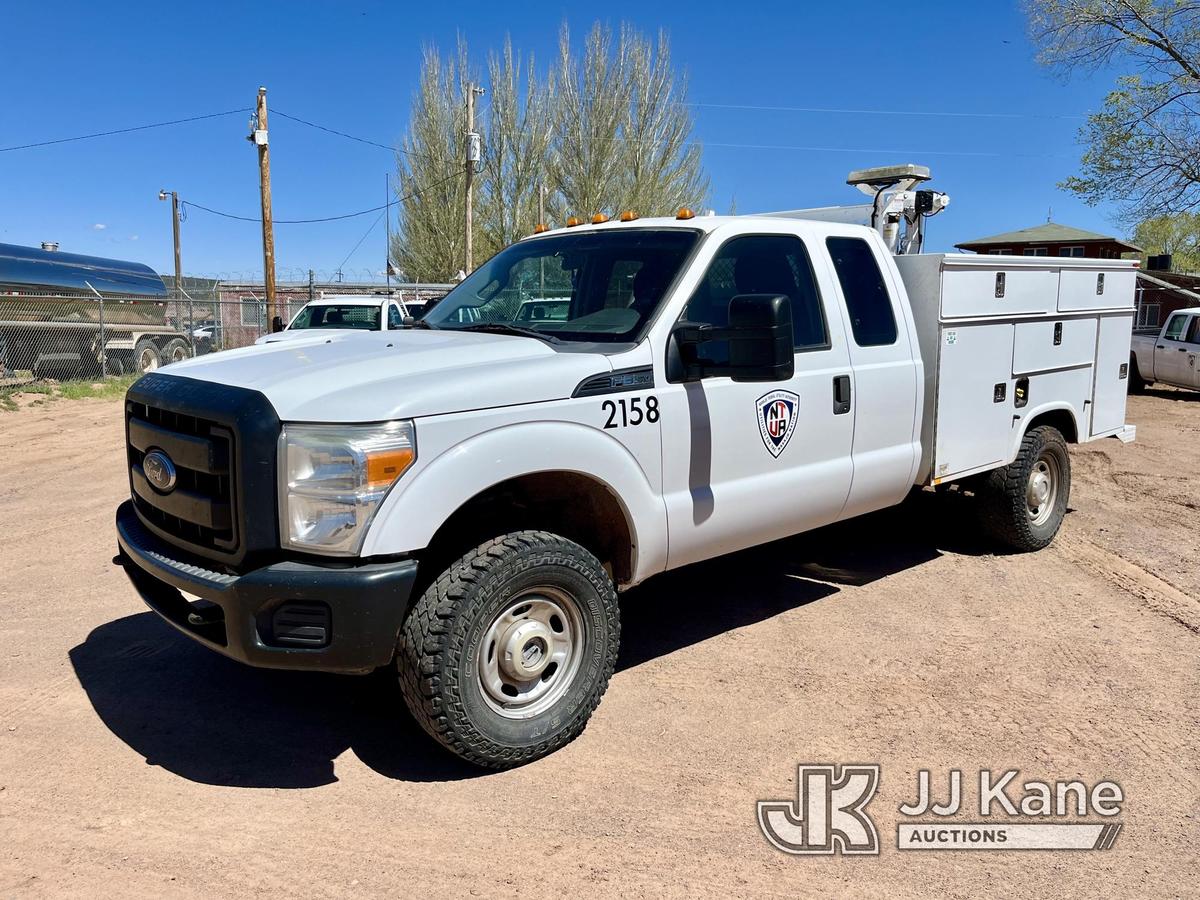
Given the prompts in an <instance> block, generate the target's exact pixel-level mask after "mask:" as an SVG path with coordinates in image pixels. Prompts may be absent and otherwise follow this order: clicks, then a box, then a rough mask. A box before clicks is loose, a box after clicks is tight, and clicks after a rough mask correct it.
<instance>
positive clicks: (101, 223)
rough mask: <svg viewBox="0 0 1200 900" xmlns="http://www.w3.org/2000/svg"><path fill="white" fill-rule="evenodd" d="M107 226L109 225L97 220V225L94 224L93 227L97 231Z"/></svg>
mask: <svg viewBox="0 0 1200 900" xmlns="http://www.w3.org/2000/svg"><path fill="white" fill-rule="evenodd" d="M107 227H108V226H107V225H105V224H104V223H103V222H97V223H96V224H95V225H93V226H92V228H93V229H94V230H96V231H103V230H104V229H105V228H107Z"/></svg>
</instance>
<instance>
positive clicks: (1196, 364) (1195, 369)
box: [1183, 315, 1200, 388]
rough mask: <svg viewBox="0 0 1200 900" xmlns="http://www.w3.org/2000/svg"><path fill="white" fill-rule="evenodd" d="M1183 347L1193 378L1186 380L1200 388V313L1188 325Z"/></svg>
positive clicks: (1187, 365)
mask: <svg viewBox="0 0 1200 900" xmlns="http://www.w3.org/2000/svg"><path fill="white" fill-rule="evenodd" d="M1183 347H1184V350H1185V351H1187V352H1186V362H1185V365H1186V367H1187V371H1188V372H1189V373H1190V374H1191V380H1190V381H1188V382H1185V383H1186V384H1189V385H1191V386H1192V387H1194V388H1200V315H1193V316H1192V321H1191V324H1190V325H1188V330H1187V334H1186V336H1185V337H1184V340H1183Z"/></svg>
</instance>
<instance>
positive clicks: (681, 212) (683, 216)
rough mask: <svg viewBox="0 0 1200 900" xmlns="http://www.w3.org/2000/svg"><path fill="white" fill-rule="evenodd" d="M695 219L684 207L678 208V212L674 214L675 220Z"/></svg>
mask: <svg viewBox="0 0 1200 900" xmlns="http://www.w3.org/2000/svg"><path fill="white" fill-rule="evenodd" d="M695 217H696V214H695V213H694V212H692V211H691V210H690V209H688V208H687V207H686V206H681V207H679V212H677V213H675V218H677V219H694V218H695Z"/></svg>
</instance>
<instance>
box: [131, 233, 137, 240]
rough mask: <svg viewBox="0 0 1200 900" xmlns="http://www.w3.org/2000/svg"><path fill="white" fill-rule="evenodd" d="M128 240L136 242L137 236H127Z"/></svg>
mask: <svg viewBox="0 0 1200 900" xmlns="http://www.w3.org/2000/svg"><path fill="white" fill-rule="evenodd" d="M129 239H130V240H131V241H136V240H137V239H138V236H137V235H136V234H131V235H130V236H129Z"/></svg>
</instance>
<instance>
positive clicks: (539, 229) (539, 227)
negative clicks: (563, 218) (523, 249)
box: [533, 222, 550, 234]
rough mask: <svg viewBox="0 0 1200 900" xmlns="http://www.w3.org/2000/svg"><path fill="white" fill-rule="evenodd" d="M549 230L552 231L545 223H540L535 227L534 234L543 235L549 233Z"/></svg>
mask: <svg viewBox="0 0 1200 900" xmlns="http://www.w3.org/2000/svg"><path fill="white" fill-rule="evenodd" d="M549 230H550V226H549V225H547V224H546V223H545V222H538V223H537V224H536V225H534V226H533V233H534V234H541V233H542V232H544V231H549Z"/></svg>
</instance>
